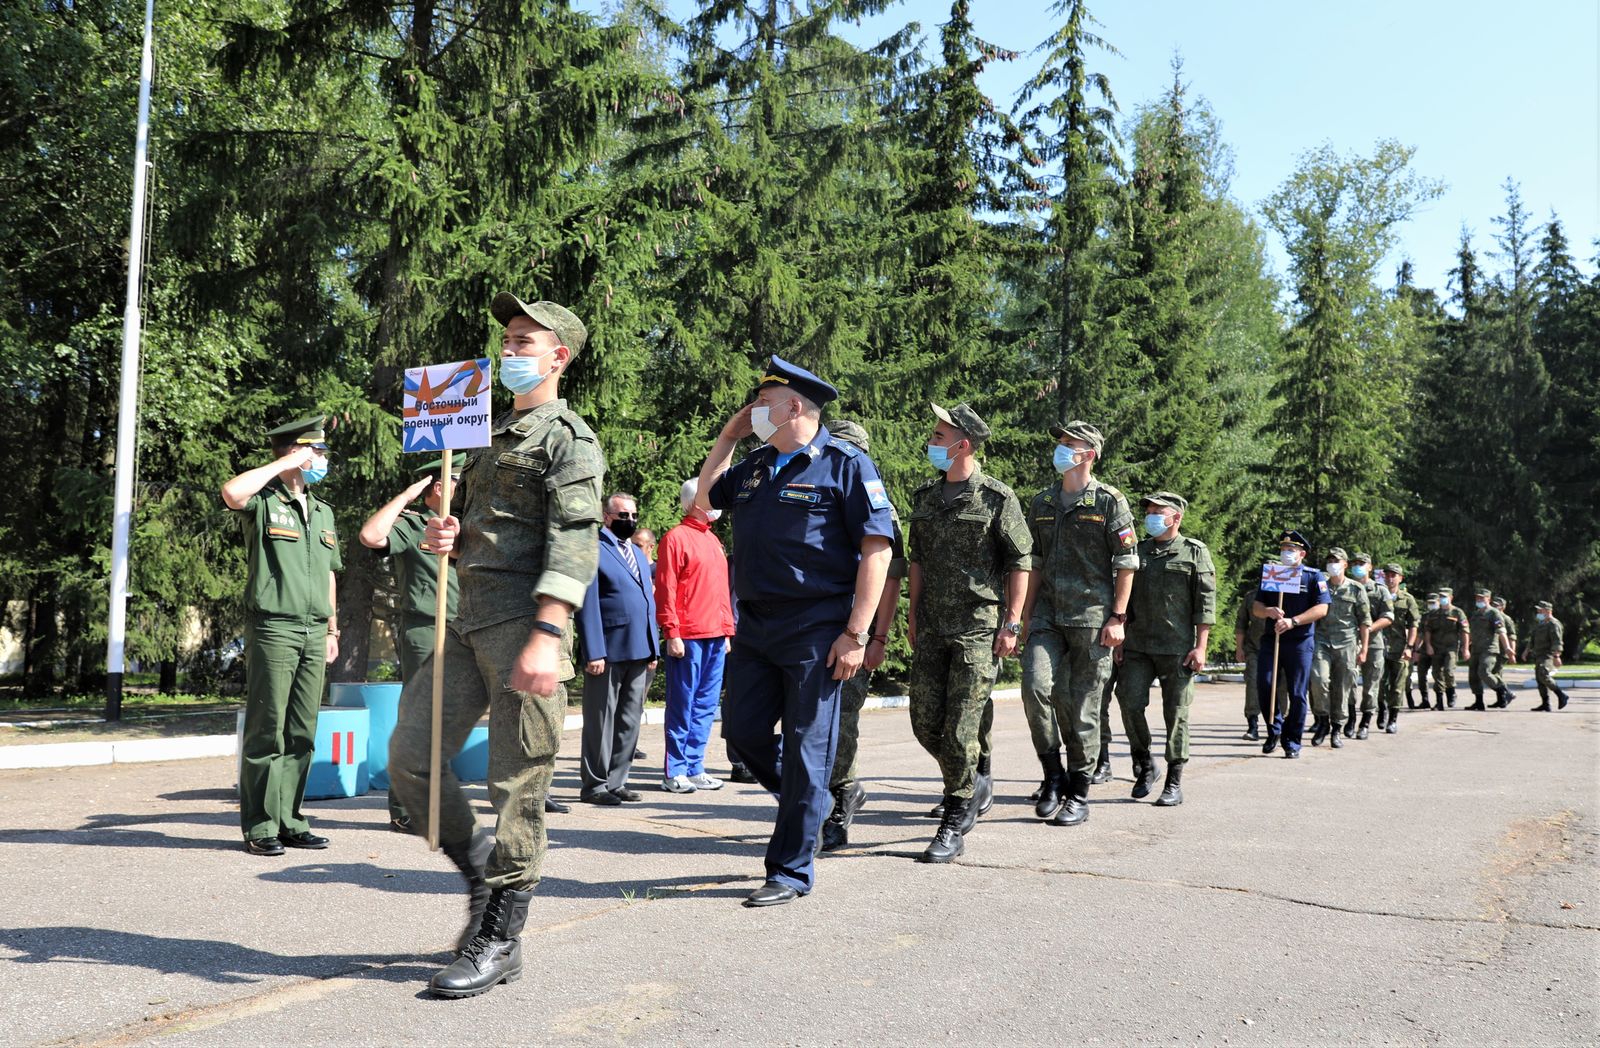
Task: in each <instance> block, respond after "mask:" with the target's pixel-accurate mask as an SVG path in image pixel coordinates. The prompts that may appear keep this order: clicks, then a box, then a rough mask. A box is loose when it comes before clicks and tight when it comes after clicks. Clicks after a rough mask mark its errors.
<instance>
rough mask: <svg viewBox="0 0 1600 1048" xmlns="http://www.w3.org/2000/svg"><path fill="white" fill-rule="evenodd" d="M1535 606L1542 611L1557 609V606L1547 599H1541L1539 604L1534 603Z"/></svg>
mask: <svg viewBox="0 0 1600 1048" xmlns="http://www.w3.org/2000/svg"><path fill="white" fill-rule="evenodd" d="M1534 607H1535V608H1537V609H1538V610H1540V611H1554V610H1555V608H1554V607H1552V606H1551V604H1550V602H1549V601H1547V600H1541V601H1539V602H1538V603H1537V604H1535V605H1534Z"/></svg>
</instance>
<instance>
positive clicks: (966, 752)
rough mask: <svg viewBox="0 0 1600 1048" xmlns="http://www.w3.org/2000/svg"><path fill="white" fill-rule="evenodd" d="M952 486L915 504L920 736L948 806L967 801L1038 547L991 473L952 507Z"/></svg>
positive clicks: (926, 491) (966, 486)
mask: <svg viewBox="0 0 1600 1048" xmlns="http://www.w3.org/2000/svg"><path fill="white" fill-rule="evenodd" d="M946 486H947V484H946V481H945V479H944V478H943V477H940V478H937V479H935V480H932V481H929V482H928V483H926V484H924V485H922V487H920V488H918V489H917V490H916V492H915V493H914V494H913V495H912V497H911V500H912V501H911V504H912V509H911V518H910V543H909V559H910V561H911V563H913V564H916V565H917V567H918V574H919V576H920V577H921V586H920V593H919V596H918V604H917V608H916V610H915V614H916V626H917V647H916V651H915V653H914V654H913V656H912V660H911V730H912V733H913V734H915V735H916V737H917V741H918V742H920V743H921V744H922V747H923V749H925V750H927V751H928V753H929V754H930V755H932V756H933V757H934V759H935V760H937V761H938V762H939V770H940V772H941V774H942V775H943V777H944V793H945V796H946V797H956V798H961V799H966V798H970V797H971V796H972V795H973V779H974V774H975V772H976V769H977V766H978V758H979V752H980V745H979V737H980V735H981V734H982V728H983V723H982V722H983V719H984V712H985V710H990V711H992V709H993V706H992V703H991V700H990V693H991V692H992V691H993V688H994V678H995V673H996V671H997V670H998V669H999V661H998V660H997V659H996V658H995V657H994V642H995V632H996V630H997V629H998V628H999V626H1000V625H1001V623H1000V614H1001V610H1002V606H1003V605H1004V603H1005V594H1006V578H1007V576H1008V575H1010V574H1011V573H1013V572H1018V571H1026V570H1027V568H1028V563H1029V555H1030V554H1031V552H1032V550H1033V540H1032V537H1031V536H1030V535H1029V532H1028V525H1027V522H1026V520H1024V519H1023V516H1022V506H1021V505H1020V504H1019V503H1018V501H1017V497H1016V495H1014V494H1012V491H1011V489H1010V488H1008V487H1006V486H1005V485H1004V484H1002V483H1000V482H999V481H998V480H995V479H994V478H993V477H990V476H987V475H986V474H984V472H983V471H982V470H981V469H976V470H974V471H973V473H972V475H971V476H970V477H968V478H967V480H966V481H965V482H964V483H963V484H962V485H961V486H960V487H959V488H958V489H957V490H956V492H955V494H954V496H953V497H952V498H950V499H949V500H948V501H947V500H946V498H945V488H946ZM951 486H952V487H954V486H953V485H951ZM992 716H993V714H992V712H991V713H990V717H991V718H992Z"/></svg>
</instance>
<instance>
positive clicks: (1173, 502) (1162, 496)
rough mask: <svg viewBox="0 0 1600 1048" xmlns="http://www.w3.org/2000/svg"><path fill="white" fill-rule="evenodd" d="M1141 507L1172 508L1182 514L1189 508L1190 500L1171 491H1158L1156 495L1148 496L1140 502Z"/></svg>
mask: <svg viewBox="0 0 1600 1048" xmlns="http://www.w3.org/2000/svg"><path fill="white" fill-rule="evenodd" d="M1139 505H1141V506H1171V507H1172V508H1173V509H1175V510H1177V511H1178V512H1179V513H1182V512H1183V511H1184V510H1186V509H1188V508H1189V500H1188V499H1186V498H1184V497H1183V496H1182V495H1174V494H1173V493H1172V492H1170V491H1158V492H1156V493H1155V494H1154V495H1146V496H1145V497H1144V498H1142V499H1140V500H1139Z"/></svg>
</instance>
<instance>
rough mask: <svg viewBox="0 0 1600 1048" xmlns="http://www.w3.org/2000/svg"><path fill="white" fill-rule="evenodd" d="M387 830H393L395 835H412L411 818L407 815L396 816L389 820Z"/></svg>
mask: <svg viewBox="0 0 1600 1048" xmlns="http://www.w3.org/2000/svg"><path fill="white" fill-rule="evenodd" d="M389 829H391V830H393V831H394V832H395V833H412V832H414V831H413V830H412V829H411V816H409V815H396V816H394V817H393V818H391V819H390V820H389Z"/></svg>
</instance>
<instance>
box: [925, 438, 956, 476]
mask: <svg viewBox="0 0 1600 1048" xmlns="http://www.w3.org/2000/svg"><path fill="white" fill-rule="evenodd" d="M953 464H954V463H953V462H952V460H951V458H950V449H949V448H944V447H940V446H939V445H938V444H929V445H928V465H930V466H932V467H933V468H934V469H936V470H938V471H939V472H940V473H948V472H949V471H950V467H951V466H952V465H953Z"/></svg>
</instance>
